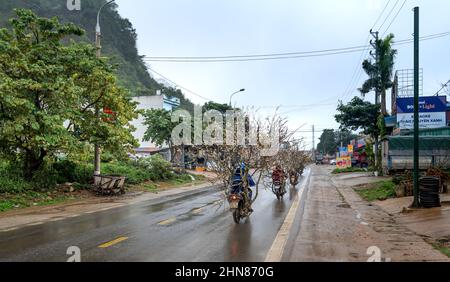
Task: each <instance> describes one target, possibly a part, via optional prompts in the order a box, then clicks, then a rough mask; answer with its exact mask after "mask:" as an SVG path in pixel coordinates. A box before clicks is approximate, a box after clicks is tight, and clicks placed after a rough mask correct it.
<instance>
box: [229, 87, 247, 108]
mask: <svg viewBox="0 0 450 282" xmlns="http://www.w3.org/2000/svg"><path fill="white" fill-rule="evenodd" d="M241 92H245V89H241V90H239V91H236V92H234V93H233V94H231V96H230V107H233V105H232V104H231V102H232V101H231V100H232V99H233V97H234V95H236V94H238V93H241Z"/></svg>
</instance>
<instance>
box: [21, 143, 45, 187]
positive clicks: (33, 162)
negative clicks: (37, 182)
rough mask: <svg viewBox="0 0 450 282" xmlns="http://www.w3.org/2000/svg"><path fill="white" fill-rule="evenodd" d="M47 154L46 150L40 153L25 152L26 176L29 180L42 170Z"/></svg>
mask: <svg viewBox="0 0 450 282" xmlns="http://www.w3.org/2000/svg"><path fill="white" fill-rule="evenodd" d="M46 155H47V152H46V151H45V150H44V149H41V150H40V153H36V152H34V151H32V150H27V151H26V152H25V164H24V176H25V179H27V180H32V179H33V176H34V173H35V172H36V171H38V170H39V169H41V168H42V165H43V164H44V159H45V157H46Z"/></svg>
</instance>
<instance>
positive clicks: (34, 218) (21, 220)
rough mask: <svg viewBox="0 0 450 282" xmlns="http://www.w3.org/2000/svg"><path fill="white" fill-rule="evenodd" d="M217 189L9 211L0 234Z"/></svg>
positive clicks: (2, 216) (140, 194)
mask: <svg viewBox="0 0 450 282" xmlns="http://www.w3.org/2000/svg"><path fill="white" fill-rule="evenodd" d="M220 187H221V185H217V184H211V183H204V184H199V185H195V186H184V187H179V188H172V189H168V190H164V191H161V192H158V193H150V192H138V193H129V194H126V195H124V196H119V197H108V198H105V197H95V198H91V199H84V200H76V201H73V202H69V203H63V204H58V205H52V206H45V207H31V208H25V209H21V210H12V211H8V212H4V213H0V232H6V231H11V230H16V229H19V228H23V227H27V226H36V225H40V224H44V223H46V222H53V221H59V220H63V219H66V218H73V217H78V216H81V215H83V214H92V213H96V212H101V211H106V210H110V209H114V208H119V207H123V206H127V205H133V204H138V203H142V202H147V201H152V202H155V203H161V202H165V201H170V200H174V199H178V198H183V197H187V196H192V195H197V194H199V195H200V194H203V193H210V192H215V191H218V190H219V189H220Z"/></svg>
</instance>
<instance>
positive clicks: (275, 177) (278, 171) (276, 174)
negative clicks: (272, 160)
mask: <svg viewBox="0 0 450 282" xmlns="http://www.w3.org/2000/svg"><path fill="white" fill-rule="evenodd" d="M285 178H286V175H285V173H284V171H283V169H282V168H281V166H280V165H277V166H276V167H275V169H274V170H273V172H272V181H273V183H274V184H276V183H277V184H279V185H281V186H283V184H284V180H285Z"/></svg>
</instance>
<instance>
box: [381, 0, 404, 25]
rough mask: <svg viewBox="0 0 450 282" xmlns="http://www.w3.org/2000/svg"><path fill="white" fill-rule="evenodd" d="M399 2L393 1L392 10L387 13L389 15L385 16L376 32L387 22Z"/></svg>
mask: <svg viewBox="0 0 450 282" xmlns="http://www.w3.org/2000/svg"><path fill="white" fill-rule="evenodd" d="M399 2H400V0H397V1H395V4H394V6H393V7H392V9H391V10H390V11H389V14H388V15H387V16H386V18H385V19H384V21H383V23H382V24H381V25H380V27H379V28H378V30H380V29H382V28H383V26H384V24H385V23H386V22H387V20H388V19H389V18H390V16H391V14H392V12H393V11H394V9H395V7H397V4H398V3H399Z"/></svg>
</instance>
